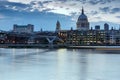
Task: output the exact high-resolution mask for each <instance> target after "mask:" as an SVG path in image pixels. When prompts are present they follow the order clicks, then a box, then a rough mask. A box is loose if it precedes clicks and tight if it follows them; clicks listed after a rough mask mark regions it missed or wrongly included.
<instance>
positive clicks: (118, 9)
mask: <svg viewBox="0 0 120 80" xmlns="http://www.w3.org/2000/svg"><path fill="white" fill-rule="evenodd" d="M117 12H120V8H113V9H111V12H110V13H112V14H114V13H117Z"/></svg>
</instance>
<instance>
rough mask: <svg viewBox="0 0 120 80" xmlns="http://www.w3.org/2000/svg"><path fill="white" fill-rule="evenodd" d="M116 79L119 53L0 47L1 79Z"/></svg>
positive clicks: (119, 69) (119, 62)
mask: <svg viewBox="0 0 120 80" xmlns="http://www.w3.org/2000/svg"><path fill="white" fill-rule="evenodd" d="M113 53H114V52H113ZM119 79H120V54H108V53H107V54H106V53H105V52H104V53H103V52H100V51H99V52H98V51H93V50H79V49H52V50H51V49H4V48H1V49H0V80H119Z"/></svg>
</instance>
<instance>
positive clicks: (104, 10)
mask: <svg viewBox="0 0 120 80" xmlns="http://www.w3.org/2000/svg"><path fill="white" fill-rule="evenodd" d="M99 10H100V11H102V12H104V13H108V12H109V11H110V7H103V8H99Z"/></svg>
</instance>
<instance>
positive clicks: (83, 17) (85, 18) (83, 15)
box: [78, 9, 88, 21]
mask: <svg viewBox="0 0 120 80" xmlns="http://www.w3.org/2000/svg"><path fill="white" fill-rule="evenodd" d="M84 20H88V18H87V16H86V15H85V14H84V10H83V9H82V13H81V15H80V16H79V17H78V21H84Z"/></svg>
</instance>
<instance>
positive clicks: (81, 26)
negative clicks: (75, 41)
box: [76, 8, 89, 30]
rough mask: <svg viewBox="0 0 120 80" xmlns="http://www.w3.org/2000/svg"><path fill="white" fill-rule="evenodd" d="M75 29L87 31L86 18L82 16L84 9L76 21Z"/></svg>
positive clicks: (87, 23)
mask: <svg viewBox="0 0 120 80" xmlns="http://www.w3.org/2000/svg"><path fill="white" fill-rule="evenodd" d="M76 25H77V29H78V30H89V22H88V18H87V16H86V15H85V14H84V9H83V8H82V13H81V15H80V16H79V17H78V20H77V23H76Z"/></svg>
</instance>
